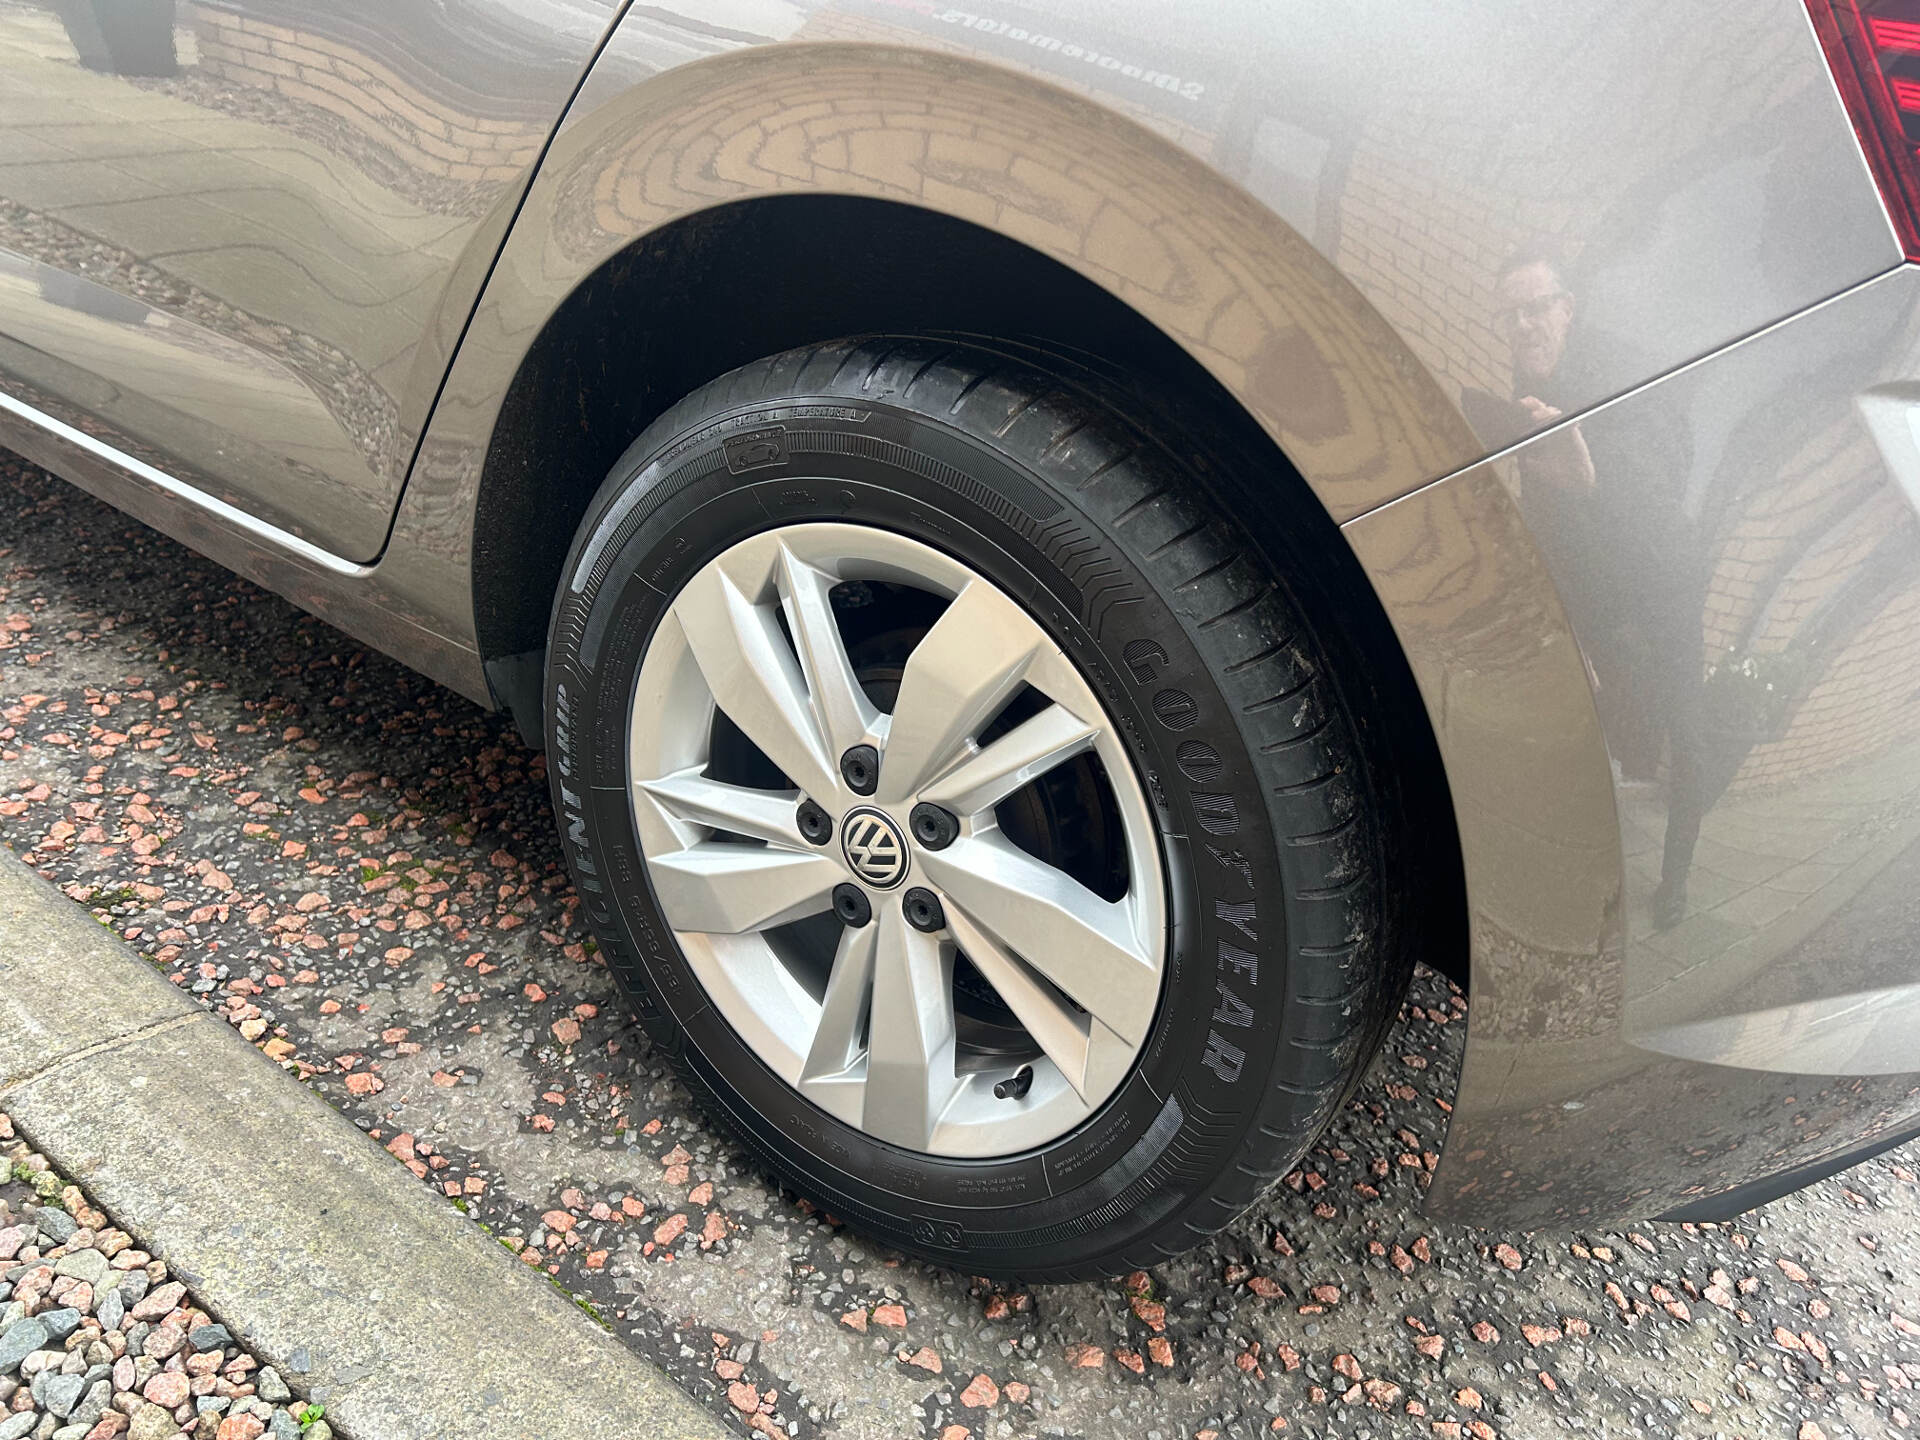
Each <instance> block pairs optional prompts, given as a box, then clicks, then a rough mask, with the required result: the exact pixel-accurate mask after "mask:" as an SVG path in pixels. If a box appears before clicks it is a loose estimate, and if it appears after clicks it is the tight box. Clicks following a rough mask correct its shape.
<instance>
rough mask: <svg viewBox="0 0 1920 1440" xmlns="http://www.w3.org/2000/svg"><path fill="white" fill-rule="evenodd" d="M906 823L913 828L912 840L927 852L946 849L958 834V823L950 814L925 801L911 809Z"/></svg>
mask: <svg viewBox="0 0 1920 1440" xmlns="http://www.w3.org/2000/svg"><path fill="white" fill-rule="evenodd" d="M907 823H908V824H909V825H911V826H912V827H913V838H914V839H916V840H918V841H919V842H920V843H921V844H922V845H924V846H926V847H927V849H929V850H944V849H946V848H947V846H949V845H951V844H952V843H953V842H954V840H955V839H956V838H957V837H958V836H959V834H960V822H959V821H958V820H956V819H954V818H953V815H952V814H951V813H950V812H948V811H946V810H942V809H941V808H940V807H939V806H938V805H929V804H927V803H926V802H925V801H922V802H921V803H920V804H918V805H916V806H914V807H913V813H912V814H910V815H909V816H907Z"/></svg>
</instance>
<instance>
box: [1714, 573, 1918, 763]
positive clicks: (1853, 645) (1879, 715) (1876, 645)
mask: <svg viewBox="0 0 1920 1440" xmlns="http://www.w3.org/2000/svg"><path fill="white" fill-rule="evenodd" d="M1916 694H1920V583H1915V584H1909V585H1906V586H1904V587H1902V588H1901V589H1899V590H1898V591H1896V592H1895V593H1894V594H1893V595H1892V596H1891V597H1890V598H1889V599H1888V600H1887V602H1886V603H1885V604H1884V605H1883V606H1882V607H1881V609H1880V610H1879V611H1878V613H1876V614H1874V615H1873V616H1872V617H1871V618H1869V619H1867V620H1866V621H1864V623H1862V624H1860V625H1858V626H1856V627H1854V628H1853V629H1851V630H1850V631H1849V632H1848V633H1847V634H1846V635H1845V636H1843V637H1842V648H1841V649H1840V652H1839V653H1838V654H1836V655H1834V656H1832V657H1831V658H1830V662H1829V663H1828V664H1827V665H1826V666H1825V668H1824V671H1823V673H1822V674H1821V675H1820V677H1819V678H1818V679H1817V680H1816V681H1815V682H1814V684H1813V686H1812V688H1811V690H1810V691H1809V692H1808V694H1807V696H1806V698H1805V699H1804V700H1802V701H1801V702H1800V704H1799V705H1798V706H1796V707H1795V709H1794V711H1793V714H1792V716H1791V718H1790V719H1789V721H1788V723H1787V729H1786V733H1785V734H1784V735H1782V736H1781V737H1780V738H1779V739H1778V740H1776V741H1772V742H1769V743H1767V744H1764V745H1760V746H1756V747H1755V748H1754V751H1753V753H1752V754H1750V755H1748V756H1747V758H1746V761H1745V763H1744V764H1743V765H1742V766H1741V767H1740V773H1739V775H1738V777H1737V778H1736V779H1735V781H1734V789H1735V791H1736V792H1738V791H1742V790H1761V789H1770V788H1772V787H1774V786H1777V785H1783V784H1787V783H1790V782H1793V781H1798V780H1805V779H1810V778H1812V777H1813V776H1816V775H1821V774H1825V773H1827V772H1829V771H1834V770H1840V769H1844V768H1846V767H1847V766H1849V765H1853V764H1857V763H1858V762H1859V761H1860V760H1861V759H1863V758H1865V757H1867V756H1871V755H1877V754H1880V753H1881V752H1883V751H1886V750H1888V749H1891V748H1892V747H1894V746H1897V745H1901V744H1907V743H1911V742H1912V741H1914V740H1915V739H1920V704H1915V703H1914V696H1915V695H1916Z"/></svg>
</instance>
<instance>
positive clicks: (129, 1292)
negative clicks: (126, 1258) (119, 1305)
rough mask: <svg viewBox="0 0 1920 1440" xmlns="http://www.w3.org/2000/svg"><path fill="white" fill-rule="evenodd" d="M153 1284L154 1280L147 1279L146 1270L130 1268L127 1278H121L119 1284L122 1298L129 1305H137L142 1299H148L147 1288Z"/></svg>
mask: <svg viewBox="0 0 1920 1440" xmlns="http://www.w3.org/2000/svg"><path fill="white" fill-rule="evenodd" d="M152 1284H153V1282H152V1281H151V1280H149V1279H147V1272H146V1271H144V1270H129V1271H127V1273H126V1278H124V1279H123V1280H121V1282H120V1284H119V1286H118V1289H119V1291H120V1298H121V1299H122V1300H124V1301H126V1302H127V1304H129V1305H137V1304H138V1303H139V1302H140V1301H142V1300H144V1299H146V1296H147V1290H148V1289H149V1287H151V1286H152Z"/></svg>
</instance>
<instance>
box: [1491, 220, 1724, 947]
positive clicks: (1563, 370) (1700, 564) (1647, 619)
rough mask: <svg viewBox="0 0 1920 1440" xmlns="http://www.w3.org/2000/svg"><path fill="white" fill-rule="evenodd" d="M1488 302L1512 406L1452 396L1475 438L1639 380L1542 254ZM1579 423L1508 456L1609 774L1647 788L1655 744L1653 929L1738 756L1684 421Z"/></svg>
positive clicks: (1519, 262) (1670, 905)
mask: <svg viewBox="0 0 1920 1440" xmlns="http://www.w3.org/2000/svg"><path fill="white" fill-rule="evenodd" d="M1495 293H1496V296H1497V299H1498V309H1497V311H1496V315H1495V320H1496V324H1497V326H1498V328H1499V330H1500V332H1501V335H1502V337H1503V338H1504V339H1505V340H1506V342H1507V346H1508V350H1509V354H1510V357H1511V361H1512V367H1513V394H1512V398H1510V399H1507V398H1502V397H1498V396H1494V395H1489V394H1487V393H1485V392H1483V391H1469V392H1467V393H1466V394H1464V395H1463V396H1462V397H1461V401H1462V408H1463V409H1464V410H1465V412H1466V416H1467V419H1468V421H1469V422H1470V423H1471V424H1472V425H1473V426H1474V428H1475V430H1476V431H1477V432H1478V433H1479V434H1480V436H1481V438H1482V439H1483V440H1485V441H1487V442H1488V443H1489V444H1505V443H1507V442H1509V441H1511V440H1514V439H1518V438H1519V437H1521V436H1523V435H1526V434H1529V433H1531V432H1534V431H1538V430H1541V429H1543V428H1546V427H1549V426H1552V425H1555V424H1557V423H1558V422H1559V421H1560V420H1561V419H1563V418H1564V416H1565V415H1566V414H1568V413H1571V412H1574V411H1576V410H1578V409H1579V408H1582V407H1585V406H1590V405H1591V404H1592V403H1593V402H1594V401H1596V400H1599V399H1603V398H1605V397H1606V395H1607V394H1608V393H1609V386H1610V385H1612V384H1615V383H1617V378H1618V377H1619V376H1621V375H1629V374H1631V375H1643V374H1649V373H1651V371H1652V367H1651V366H1650V365H1647V364H1645V363H1642V362H1640V361H1638V360H1637V359H1634V358H1631V357H1626V356H1622V355H1621V354H1619V353H1618V350H1617V347H1614V346H1611V345H1609V344H1608V343H1606V341H1605V339H1604V337H1601V336H1596V335H1589V334H1582V333H1581V331H1580V329H1579V327H1578V325H1577V324H1576V316H1577V313H1578V312H1577V304H1576V300H1575V296H1574V293H1573V291H1572V289H1571V288H1570V287H1569V286H1568V285H1567V283H1566V280H1565V270H1564V267H1563V266H1562V264H1561V263H1560V261H1559V259H1558V258H1557V257H1556V256H1555V255H1554V254H1553V253H1552V252H1551V251H1549V250H1544V249H1541V250H1526V251H1522V252H1520V253H1518V254H1516V255H1514V256H1513V257H1512V258H1511V259H1510V260H1509V261H1508V262H1507V263H1506V265H1504V266H1503V267H1502V268H1501V271H1500V275H1499V278H1498V280H1497V282H1496V285H1495ZM1589 429H1596V427H1583V426H1581V425H1578V424H1575V425H1567V426H1563V427H1562V428H1561V429H1559V430H1557V431H1555V432H1554V433H1552V434H1550V435H1547V436H1544V437H1542V438H1541V439H1539V440H1536V441H1534V442H1533V443H1532V444H1530V445H1528V446H1526V447H1525V448H1524V449H1522V450H1521V451H1520V452H1519V453H1518V455H1517V456H1516V458H1515V468H1516V470H1517V473H1518V479H1519V501H1520V507H1521V511H1522V513H1523V514H1525V516H1526V518H1527V525H1528V529H1529V530H1530V531H1531V532H1532V534H1533V535H1534V536H1535V538H1536V539H1537V540H1538V541H1539V543H1540V547H1541V549H1542V551H1543V552H1544V553H1545V554H1546V556H1547V558H1548V560H1549V562H1550V564H1551V566H1552V569H1553V576H1554V581H1555V584H1556V585H1557V586H1558V587H1559V588H1560V592H1561V594H1562V596H1563V598H1564V599H1565V601H1566V605H1567V610H1568V613H1569V614H1570V615H1571V616H1572V617H1573V619H1574V623H1575V626H1576V630H1577V632H1578V634H1579V638H1580V645H1581V649H1582V651H1583V652H1584V653H1585V655H1586V657H1587V663H1588V667H1589V673H1590V675H1591V677H1592V680H1593V686H1594V700H1595V705H1596V708H1597V709H1598V710H1599V713H1600V718H1601V723H1602V726H1603V728H1604V730H1605V732H1606V736H1607V744H1608V750H1609V753H1610V754H1611V755H1612V757H1613V759H1614V763H1615V765H1616V766H1617V767H1618V770H1619V778H1621V779H1622V780H1628V781H1633V780H1650V779H1652V778H1653V777H1654V776H1655V775H1656V774H1657V773H1658V771H1659V764H1660V759H1661V751H1662V749H1663V748H1664V749H1665V751H1666V760H1667V828H1666V836H1665V841H1664V846H1663V853H1662V857H1661V867H1660V884H1659V887H1658V889H1657V890H1656V891H1655V892H1654V896H1653V918H1654V922H1655V924H1656V925H1658V926H1660V927H1661V928H1663V929H1664V928H1667V927H1669V926H1672V925H1674V924H1676V923H1677V922H1678V921H1679V920H1680V919H1681V917H1682V916H1683V915H1684V914H1685V913H1686V908H1687V873H1688V871H1689V870H1690V869H1691V868H1692V864H1693V852H1694V847H1695V845H1696V844H1697V843H1698V841H1699V837H1700V822H1701V820H1702V819H1703V818H1704V817H1705V815H1706V812H1707V811H1708V810H1709V809H1710V808H1712V806H1713V804H1714V802H1715V801H1717V800H1718V799H1719V797H1720V795H1721V794H1722V793H1724V791H1725V790H1726V787H1727V785H1728V783H1729V782H1730V781H1731V780H1732V778H1733V774H1734V772H1735V771H1737V770H1738V768H1739V762H1740V759H1741V757H1742V756H1744V754H1745V753H1746V748H1747V747H1744V746H1731V747H1730V746H1728V745H1726V744H1723V743H1719V741H1718V740H1717V739H1716V738H1715V735H1714V734H1711V733H1709V732H1710V730H1712V728H1713V727H1710V726H1709V724H1708V723H1707V719H1708V717H1707V716H1706V715H1705V713H1704V711H1705V701H1706V696H1705V693H1704V690H1705V685H1704V663H1703V649H1704V646H1703V638H1702V625H1703V622H1704V618H1705V610H1706V584H1707V571H1708V558H1707V555H1706V553H1705V546H1704V536H1703V534H1702V532H1701V528H1700V525H1699V523H1698V521H1697V519H1696V518H1695V517H1693V516H1692V515H1690V514H1688V513H1687V510H1686V507H1685V505H1684V503H1683V497H1682V494H1681V484H1682V482H1683V481H1684V478H1685V476H1686V475H1687V474H1688V473H1689V470H1690V468H1691V463H1692V456H1693V439H1692V434H1691V429H1690V427H1689V425H1688V423H1687V419H1686V416H1685V415H1684V414H1683V413H1682V412H1681V411H1680V410H1678V409H1677V408H1676V407H1675V406H1673V405H1672V404H1671V403H1669V402H1666V401H1665V400H1664V398H1663V396H1662V395H1660V394H1658V393H1654V394H1649V395H1647V396H1644V397H1642V398H1641V399H1639V400H1637V401H1636V402H1635V409H1634V415H1633V419H1632V421H1631V423H1627V424H1619V425H1612V426H1603V427H1597V433H1595V434H1592V435H1590V434H1588V433H1587V431H1588V430H1589ZM1623 562H1624V566H1625V568H1626V571H1627V573H1628V574H1630V576H1631V579H1630V581H1629V582H1628V583H1626V584H1622V583H1621V581H1620V574H1621V571H1622V567H1623ZM1721 738H1724V737H1721Z"/></svg>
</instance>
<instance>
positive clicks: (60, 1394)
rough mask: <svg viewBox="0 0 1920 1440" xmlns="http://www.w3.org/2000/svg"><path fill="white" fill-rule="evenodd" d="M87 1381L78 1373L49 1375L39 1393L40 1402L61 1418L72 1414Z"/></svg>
mask: <svg viewBox="0 0 1920 1440" xmlns="http://www.w3.org/2000/svg"><path fill="white" fill-rule="evenodd" d="M86 1385H87V1382H86V1381H85V1380H83V1379H81V1378H80V1376H78V1375H49V1376H48V1377H47V1380H46V1385H45V1388H44V1389H43V1390H42V1392H41V1395H40V1402H41V1404H43V1405H45V1406H46V1407H47V1409H49V1410H50V1411H52V1412H53V1413H54V1414H55V1415H58V1416H59V1417H60V1418H61V1419H62V1420H64V1419H66V1418H67V1417H68V1416H69V1415H71V1414H73V1409H74V1407H75V1406H76V1405H78V1404H79V1403H80V1396H81V1395H82V1394H83V1393H84V1392H85V1390H86Z"/></svg>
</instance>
